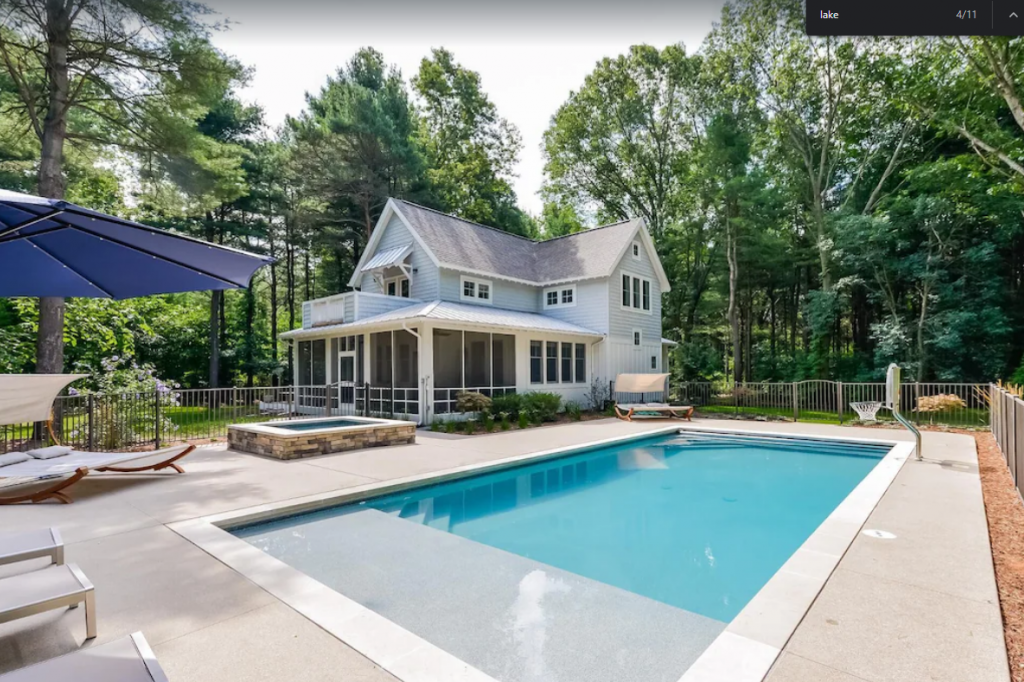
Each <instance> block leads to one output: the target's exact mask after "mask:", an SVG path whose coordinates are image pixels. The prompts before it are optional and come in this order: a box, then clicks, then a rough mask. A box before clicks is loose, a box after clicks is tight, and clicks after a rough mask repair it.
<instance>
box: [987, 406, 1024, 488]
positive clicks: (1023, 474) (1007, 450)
mask: <svg viewBox="0 0 1024 682" xmlns="http://www.w3.org/2000/svg"><path fill="white" fill-rule="evenodd" d="M991 390H992V435H993V436H995V439H996V443H997V444H998V445H999V450H1000V451H1001V452H1002V453H1003V457H1005V458H1006V466H1007V468H1008V469H1009V470H1010V476H1012V477H1013V483H1014V485H1016V486H1017V492H1018V493H1019V494H1020V495H1022V496H1024V400H1021V399H1020V398H1019V397H1018V396H1016V395H1014V394H1013V393H1010V392H1009V391H1007V390H1006V389H1004V388H1002V387H1001V386H992V389H991Z"/></svg>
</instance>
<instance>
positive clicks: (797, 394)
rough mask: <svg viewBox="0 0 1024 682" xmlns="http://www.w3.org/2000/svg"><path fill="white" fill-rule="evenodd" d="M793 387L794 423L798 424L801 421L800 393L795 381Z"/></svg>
mask: <svg viewBox="0 0 1024 682" xmlns="http://www.w3.org/2000/svg"><path fill="white" fill-rule="evenodd" d="M791 385H792V386H793V421H795V422H796V421H800V391H799V390H798V389H797V387H796V382H795V381H794V382H793V383H792V384H791Z"/></svg>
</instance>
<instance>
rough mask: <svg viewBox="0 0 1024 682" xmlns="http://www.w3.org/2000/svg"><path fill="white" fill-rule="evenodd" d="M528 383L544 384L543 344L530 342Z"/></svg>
mask: <svg viewBox="0 0 1024 682" xmlns="http://www.w3.org/2000/svg"><path fill="white" fill-rule="evenodd" d="M530 383H531V384H543V383H544V344H543V343H542V342H540V341H530Z"/></svg>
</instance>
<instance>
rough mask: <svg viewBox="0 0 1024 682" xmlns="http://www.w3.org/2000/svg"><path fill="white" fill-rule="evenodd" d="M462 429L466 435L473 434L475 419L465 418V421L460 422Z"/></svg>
mask: <svg viewBox="0 0 1024 682" xmlns="http://www.w3.org/2000/svg"><path fill="white" fill-rule="evenodd" d="M462 430H463V431H465V432H466V435H467V436H471V435H473V432H474V431H476V420H475V419H467V420H466V421H464V422H462Z"/></svg>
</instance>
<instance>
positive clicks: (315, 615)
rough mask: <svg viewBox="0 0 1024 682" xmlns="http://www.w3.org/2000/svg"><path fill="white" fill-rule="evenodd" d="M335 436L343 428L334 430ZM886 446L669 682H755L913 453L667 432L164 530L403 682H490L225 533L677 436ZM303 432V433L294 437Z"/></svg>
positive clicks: (898, 447) (902, 448) (907, 446)
mask: <svg viewBox="0 0 1024 682" xmlns="http://www.w3.org/2000/svg"><path fill="white" fill-rule="evenodd" d="M342 428H345V427H342ZM687 431H690V432H705V433H720V434H726V435H750V436H758V437H762V438H764V437H769V438H771V437H775V438H783V439H786V440H789V441H792V440H800V441H832V442H836V441H840V442H848V443H862V444H872V445H879V444H885V445H890V446H891V447H890V449H889V452H888V453H887V454H886V455H885V456H884V457H883V458H882V460H881V461H880V462H879V463H878V464H877V465H875V467H874V468H873V469H872V470H871V472H869V473H868V475H867V476H866V477H865V478H864V479H863V480H861V482H860V483H859V484H858V485H857V486H856V487H855V488H854V489H853V491H851V492H850V494H849V495H847V497H846V498H845V499H844V500H843V501H842V502H841V503H840V504H839V505H838V506H837V507H836V508H835V510H833V512H832V513H831V514H830V515H829V516H828V517H827V518H826V519H825V521H823V522H822V523H821V525H820V526H818V528H817V529H816V530H815V531H814V532H813V533H812V534H811V535H810V537H808V538H807V540H806V541H805V542H804V543H803V545H801V547H800V548H799V549H797V551H796V552H794V553H793V555H792V556H790V558H789V559H788V560H787V561H786V563H785V564H783V566H782V567H781V568H780V569H779V570H778V571H777V572H776V573H775V575H773V576H772V578H771V579H769V581H768V582H767V583H766V584H765V585H764V586H763V587H762V588H761V590H760V591H759V592H758V593H757V594H756V595H755V596H754V597H753V599H751V600H750V602H749V603H748V604H747V605H746V606H745V607H744V608H743V610H742V611H740V613H739V614H738V615H737V616H736V617H735V618H733V619H732V621H731V622H730V623H729V624H728V625H727V626H726V628H725V630H724V631H723V632H722V633H721V634H720V635H719V636H718V637H717V638H716V639H715V640H714V641H713V642H712V643H711V645H710V646H709V647H708V648H707V649H705V650H704V652H703V653H702V654H701V655H700V656H699V657H698V658H697V660H696V661H695V662H694V663H693V665H691V666H690V668H689V669H687V670H686V671H685V672H684V673H683V675H682V677H680V678H679V681H678V682H760V681H761V680H763V679H764V677H765V676H766V675H767V674H768V672H769V670H770V669H771V666H772V665H773V664H774V662H775V660H776V658H777V657H778V656H779V654H780V653H781V651H782V649H783V647H784V646H785V644H786V642H787V641H788V640H789V637H790V636H791V635H792V633H793V632H794V631H795V630H796V627H797V626H798V625H799V623H800V621H801V620H802V619H803V617H804V615H805V614H806V613H807V611H808V610H809V609H810V607H811V604H812V603H813V602H814V600H815V599H816V598H817V595H818V593H819V592H820V591H821V589H822V588H823V587H824V585H825V582H826V581H827V580H828V578H829V577H830V576H831V574H832V571H833V570H834V569H835V567H836V566H837V565H838V564H839V562H840V560H841V559H842V556H843V555H844V554H845V552H846V550H847V549H848V548H849V546H850V545H851V544H852V543H853V540H854V539H855V538H856V536H857V534H858V533H859V532H860V529H861V527H862V526H863V524H864V522H865V521H866V520H867V518H868V516H869V515H870V514H871V512H872V511H873V510H874V508H875V506H876V505H877V503H878V502H879V500H881V498H882V496H883V495H884V494H885V492H886V490H888V488H889V485H890V484H891V483H892V481H893V480H894V479H895V477H896V475H897V474H898V473H899V471H900V469H901V467H902V466H903V464H904V463H905V462H906V461H907V460H908V459H909V456H910V454H911V453H912V452H913V444H912V443H906V442H901V441H893V440H889V439H884V438H879V439H873V438H872V439H868V438H846V437H831V436H815V435H804V434H792V433H783V432H773V431H751V430H744V429H723V428H718V427H707V426H702V425H689V424H688V425H679V424H674V425H672V426H667V427H665V428H662V429H652V430H650V431H645V432H643V433H638V434H630V435H628V436H617V437H614V438H605V439H601V440H598V441H593V442H590V443H585V444H582V445H574V446H570V447H563V448H556V449H552V450H544V451H540V452H533V453H528V454H524V455H514V456H511V457H505V458H502V459H498V460H493V461H491V462H484V463H478V464H471V465H466V466H460V467H454V468H451V469H446V470H442V471H434V472H428V473H424V474H418V475H415V476H407V477H403V478H398V479H393V480H389V481H375V482H374V483H370V484H364V485H361V486H354V487H351V488H344V489H342V490H335V491H329V492H324V493H317V494H313V495H307V496H303V497H298V498H293V499H289V500H284V501H279V502H273V503H267V504H261V505H255V506H252V507H246V508H242V509H237V510H233V511H230V512H223V513H219V514H212V515H209V516H204V517H200V518H197V519H191V520H188V521H181V522H176V523H171V524H168V527H169V528H170V529H171V530H173V531H174V532H175V533H177V534H178V535H180V536H181V537H183V538H185V539H186V540H188V541H189V542H191V543H193V544H194V545H196V546H197V547H199V548H200V549H202V550H203V551H205V552H207V553H208V554H210V555H211V556H213V557H214V558H216V559H218V560H219V561H221V562H222V563H224V564H225V565H227V566H228V567H230V568H232V569H233V570H235V571H236V572H238V573H240V574H241V575H243V576H244V577H246V578H248V579H249V580H251V581H252V582H254V583H256V584H257V585H259V586H260V587H262V588H263V589H265V590H266V591H267V592H269V593H270V594H272V595H273V596H274V597H276V598H277V599H279V600H280V601H282V602H284V603H285V604H287V605H288V606H290V607H291V608H293V609H294V610H296V611H298V612H299V613H301V614H302V615H304V616H305V617H306V618H308V619H309V620H311V621H313V622H314V623H316V624H317V625H318V626H320V627H321V628H323V629H324V630H326V631H327V632H329V633H330V634H332V635H333V636H334V637H336V638H338V639H339V640H341V641H342V642H344V643H345V644H347V645H348V646H350V647H352V648H353V649H355V650H356V651H357V652H359V653H360V654H362V655H364V656H366V657H367V658H369V659H370V660H371V661H373V662H374V663H376V664H377V665H379V666H380V667H381V668H383V669H384V670H386V671H388V672H389V673H391V674H392V675H394V676H395V677H397V678H399V679H400V680H403V682H431V681H434V680H453V681H457V682H496V681H495V680H494V678H492V677H490V676H489V675H487V674H485V673H484V672H482V671H480V670H478V669H476V668H474V667H472V666H470V665H469V664H468V663H466V662H464V661H462V660H460V659H459V658H457V657H456V656H454V655H453V654H450V653H448V652H447V651H444V650H443V649H441V648H440V647H438V646H436V645H434V644H431V643H430V642H428V641H427V640H425V639H423V638H421V637H419V636H418V635H415V634H413V633H412V632H409V631H408V630H406V629H404V628H402V627H401V626H399V625H398V624H396V623H393V622H392V621H390V620H388V619H386V618H384V617H383V616H381V615H380V614H378V613H376V612H375V611H373V610H372V609H369V608H367V607H365V606H363V605H361V604H359V603H358V602H356V601H354V600H352V599H349V598H348V597H345V596H344V595H342V594H340V593H339V592H337V591H335V590H333V589H331V588H329V587H327V586H326V585H324V584H323V583H320V582H319V581H317V580H314V579H313V578H310V577H309V576H307V575H305V574H304V573H302V572H301V571H299V570H297V569H295V568H293V567H291V566H289V565H288V564H286V563H284V562H282V561H280V560H279V559H276V558H275V557H272V556H270V555H269V554H266V553H265V552H263V551H262V550H259V549H257V548H256V547H255V546H253V545H250V544H249V543H248V542H246V541H245V540H242V539H241V538H238V537H236V536H234V535H232V534H231V533H230V532H229V530H230V529H232V528H237V527H240V526H245V525H249V524H253V523H258V522H260V521H266V520H269V519H279V518H283V517H286V516H293V515H298V514H303V513H306V512H310V511H315V510H318V509H323V508H326V507H334V506H339V505H342V504H348V503H352V502H357V501H360V500H363V499H367V498H370V497H377V496H381V495H386V494H389V493H395V492H400V491H402V490H406V489H409V488H415V487H419V486H422V485H424V484H428V483H429V484H434V483H441V482H444V481H450V480H455V479H460V478H466V477H469V476H474V475H478V474H483V473H490V472H495V471H500V470H502V469H508V468H512V467H516V466H519V465H522V464H525V463H536V462H541V461H544V460H547V459H555V458H559V457H564V456H567V455H571V454H575V453H580V452H586V451H589V450H593V449H598V448H602V447H607V446H611V445H618V444H623V443H629V442H632V441H639V440H646V439H650V438H655V437H658V436H664V435H668V434H672V433H680V432H687ZM300 433H310V432H308V431H307V432H300Z"/></svg>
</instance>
